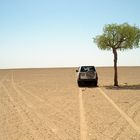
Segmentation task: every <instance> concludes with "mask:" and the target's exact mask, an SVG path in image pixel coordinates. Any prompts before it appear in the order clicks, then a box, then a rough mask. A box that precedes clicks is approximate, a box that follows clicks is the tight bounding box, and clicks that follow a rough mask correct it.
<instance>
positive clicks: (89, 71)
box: [76, 66, 98, 87]
mask: <svg viewBox="0 0 140 140" xmlns="http://www.w3.org/2000/svg"><path fill="white" fill-rule="evenodd" d="M76 72H77V73H78V74H77V83H78V86H79V87H80V86H82V85H83V84H88V85H89V84H90V85H94V86H97V84H98V74H97V72H96V69H95V67H94V66H81V67H79V68H78V70H76Z"/></svg>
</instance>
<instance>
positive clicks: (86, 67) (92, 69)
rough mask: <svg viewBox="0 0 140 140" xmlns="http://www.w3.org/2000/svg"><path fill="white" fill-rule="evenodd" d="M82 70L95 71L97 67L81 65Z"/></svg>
mask: <svg viewBox="0 0 140 140" xmlns="http://www.w3.org/2000/svg"><path fill="white" fill-rule="evenodd" d="M80 71H81V72H87V71H95V67H93V66H83V67H81V70H80Z"/></svg>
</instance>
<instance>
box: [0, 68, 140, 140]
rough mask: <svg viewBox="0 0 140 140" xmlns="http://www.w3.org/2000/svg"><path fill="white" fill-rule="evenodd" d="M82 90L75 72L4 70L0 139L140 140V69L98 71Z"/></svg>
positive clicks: (0, 81) (0, 84)
mask: <svg viewBox="0 0 140 140" xmlns="http://www.w3.org/2000/svg"><path fill="white" fill-rule="evenodd" d="M97 71H98V75H99V87H96V88H92V87H83V88H78V87H77V83H76V72H75V68H61V69H57V68H56V69H20V70H0V140H139V139H140V67H121V68H119V82H120V84H121V86H120V87H119V88H114V87H113V86H112V84H113V68H97Z"/></svg>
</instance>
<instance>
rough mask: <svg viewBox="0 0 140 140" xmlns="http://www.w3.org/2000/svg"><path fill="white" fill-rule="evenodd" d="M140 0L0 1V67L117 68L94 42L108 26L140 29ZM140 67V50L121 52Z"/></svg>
mask: <svg viewBox="0 0 140 140" xmlns="http://www.w3.org/2000/svg"><path fill="white" fill-rule="evenodd" d="M139 7H140V1H139V0H0V68H26V67H27V68H29V67H72V66H79V65H95V66H113V54H112V52H110V51H102V50H99V49H98V48H97V46H96V44H94V43H93V40H92V38H93V37H95V36H96V35H99V34H101V33H102V29H103V27H104V25H105V24H110V23H118V24H121V23H124V22H128V23H129V24H131V25H134V24H136V25H137V26H139V27H140V20H139V13H140V8H139ZM118 55H119V56H118V57H119V59H118V65H119V66H140V61H139V60H140V48H139V49H134V50H127V51H123V52H118Z"/></svg>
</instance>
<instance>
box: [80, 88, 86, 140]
mask: <svg viewBox="0 0 140 140" xmlns="http://www.w3.org/2000/svg"><path fill="white" fill-rule="evenodd" d="M79 109H80V133H81V140H87V124H86V119H85V110H84V106H83V99H82V88H79Z"/></svg>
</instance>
